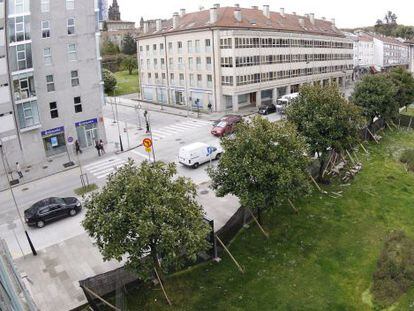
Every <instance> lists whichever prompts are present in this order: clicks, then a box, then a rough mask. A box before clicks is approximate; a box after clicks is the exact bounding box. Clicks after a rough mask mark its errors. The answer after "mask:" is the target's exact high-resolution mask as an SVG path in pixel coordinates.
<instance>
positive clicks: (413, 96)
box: [389, 67, 414, 110]
mask: <svg viewBox="0 0 414 311" xmlns="http://www.w3.org/2000/svg"><path fill="white" fill-rule="evenodd" d="M389 76H390V78H391V80H392V81H393V82H394V85H395V87H396V88H397V94H396V97H395V99H396V101H397V102H398V105H399V107H405V109H406V110H407V107H408V105H410V104H412V103H414V78H413V76H412V74H411V73H410V72H409V71H407V70H406V69H404V68H402V67H398V68H395V69H393V70H391V72H390V73H389Z"/></svg>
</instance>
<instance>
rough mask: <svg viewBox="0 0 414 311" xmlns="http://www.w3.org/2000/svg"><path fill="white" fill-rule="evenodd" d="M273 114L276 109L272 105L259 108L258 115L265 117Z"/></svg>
mask: <svg viewBox="0 0 414 311" xmlns="http://www.w3.org/2000/svg"><path fill="white" fill-rule="evenodd" d="M273 112H276V107H275V105H273V104H270V105H263V106H260V107H259V114H263V115H266V114H269V113H273Z"/></svg>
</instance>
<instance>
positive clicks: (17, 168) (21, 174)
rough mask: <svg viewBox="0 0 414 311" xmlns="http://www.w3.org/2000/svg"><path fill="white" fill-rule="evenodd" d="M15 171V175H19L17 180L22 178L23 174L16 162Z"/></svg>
mask: <svg viewBox="0 0 414 311" xmlns="http://www.w3.org/2000/svg"><path fill="white" fill-rule="evenodd" d="M16 171H17V174H19V178H23V173H22V169H21V167H20V164H19V162H16Z"/></svg>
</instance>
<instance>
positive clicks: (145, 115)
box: [144, 110, 155, 162]
mask: <svg viewBox="0 0 414 311" xmlns="http://www.w3.org/2000/svg"><path fill="white" fill-rule="evenodd" d="M144 118H145V123H146V128H147V134H150V138H151V141H152V146H151V147H152V157H153V159H154V162H155V150H154V140H153V138H152V130H151V126H150V120H149V116H148V111H146V110H145V112H144Z"/></svg>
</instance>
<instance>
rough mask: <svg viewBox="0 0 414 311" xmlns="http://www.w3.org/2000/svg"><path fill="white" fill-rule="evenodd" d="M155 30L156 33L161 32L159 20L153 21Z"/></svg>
mask: <svg viewBox="0 0 414 311" xmlns="http://www.w3.org/2000/svg"><path fill="white" fill-rule="evenodd" d="M155 28H156V30H157V31H161V28H162V26H161V20H160V19H157V20H156V21H155Z"/></svg>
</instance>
